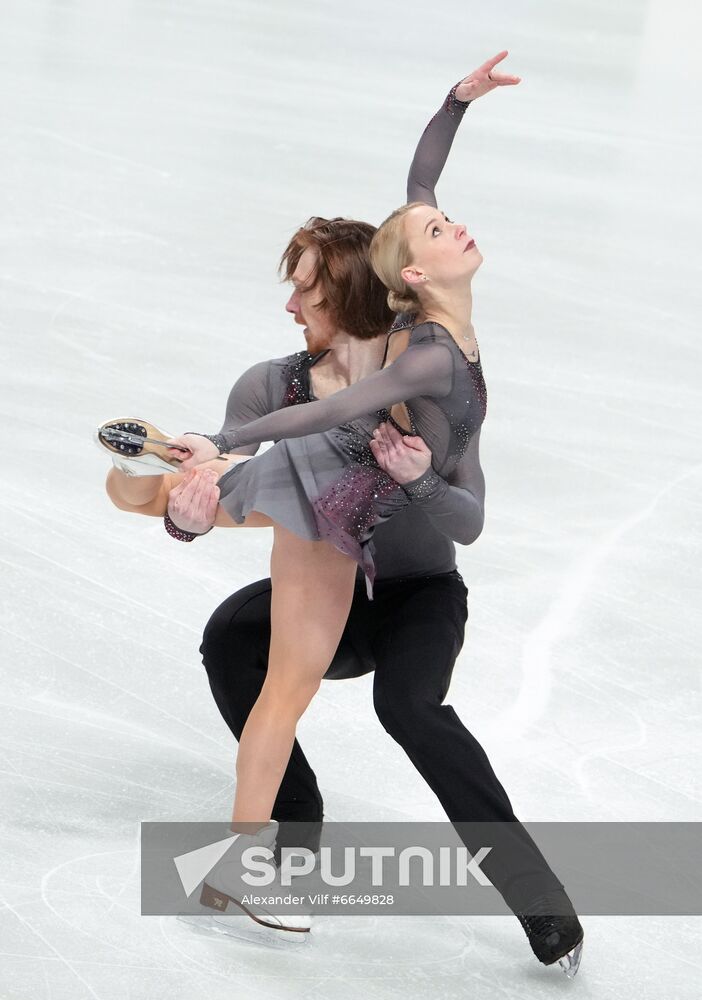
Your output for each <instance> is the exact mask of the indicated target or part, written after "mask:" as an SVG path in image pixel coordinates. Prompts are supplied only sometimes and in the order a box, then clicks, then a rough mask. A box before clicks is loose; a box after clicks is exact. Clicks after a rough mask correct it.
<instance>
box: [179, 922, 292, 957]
mask: <svg viewBox="0 0 702 1000" xmlns="http://www.w3.org/2000/svg"><path fill="white" fill-rule="evenodd" d="M177 919H178V920H180V922H181V923H184V924H188V926H189V927H191V928H192V929H194V930H195V931H196V932H197V933H198V934H204V935H207V936H209V937H214V936H217V937H229V938H233V939H234V940H237V941H244V942H246V943H247V944H257V945H260V946H261V947H263V948H283V949H286V950H289V949H293V950H299V949H300V948H305V947H308V946H309V941H310V935H309V933H306V934H300V933H299V932H298V931H278V930H274V929H273V928H272V927H264V926H262V925H261V924H257V923H256V922H255V921H254V920H250V919H249V918H248V917H246V916H243V915H242V916H241V917H239V916H235V917H228V918H226V921H225V919H224V918H223V917H221V916H212V915H210V914H195V913H179V914H178V916H177Z"/></svg>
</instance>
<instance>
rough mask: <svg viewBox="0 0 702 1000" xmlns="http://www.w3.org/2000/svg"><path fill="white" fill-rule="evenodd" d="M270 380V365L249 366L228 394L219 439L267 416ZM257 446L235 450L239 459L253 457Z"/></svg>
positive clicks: (261, 362) (262, 363)
mask: <svg viewBox="0 0 702 1000" xmlns="http://www.w3.org/2000/svg"><path fill="white" fill-rule="evenodd" d="M269 380H270V362H269V361H260V362H259V363H258V364H255V365H252V367H251V368H249V369H247V370H246V371H245V372H244V374H243V375H241V376H240V377H239V378H238V379H237V380H236V382H235V383H234V385H233V386H232V388H231V390H230V392H229V398H228V399H227V409H226V412H225V414H224V422H223V423H222V428H221V430H220V432H219V433H220V435H222V434H228V433H233V432H235V431H236V430H237V429H238V428H239V427H242V426H243V425H244V424H248V423H250V422H251V421H252V420H256V419H257V418H259V417H262V416H265V414H266V413H270V411H271V400H270V389H269ZM259 446H260V442H257V443H255V444H248V445H245V444H242V445H241V446H240V447H238V448H237V452H238V453H239V454H240V455H255V454H256V452H257V451H258V449H259Z"/></svg>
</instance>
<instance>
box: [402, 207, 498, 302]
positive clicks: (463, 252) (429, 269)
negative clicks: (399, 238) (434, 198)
mask: <svg viewBox="0 0 702 1000" xmlns="http://www.w3.org/2000/svg"><path fill="white" fill-rule="evenodd" d="M405 227H406V229H405V231H406V233H407V239H408V243H409V249H410V254H411V259H412V263H411V264H410V265H409V268H403V277H406V280H408V281H410V283H411V284H415V282H417V281H418V282H420V283H421V282H422V281H423V275H425V274H426V275H427V278H428V280H429V281H431V280H432V279H433V280H435V281H437V282H441V283H442V284H443V283H451V282H452V281H453V280H454V279H458V278H466V277H470V276H471V275H472V274H474V273H475V271H476V270H477V269H478V268H479V267H480V265H481V263H482V261H483V256H482V254H481V253H480V251H479V250H478V248H477V247H476V245H475V240H473V239H472V238H471V236H470V234H469V233H468V231H467V230H466V227H465V226H464V225H461V224H460V223H458V222H452V221H451V220H450V219H448V218H447V217H446V215H445V214H444V213H443V212H442V211H440V210H439V209H438V208H432V207H431V205H421V206H417V208H413V209H411V210H410V211H409V212H408V213H407V215H406V216H405ZM406 271H407V272H409V273H408V274H407V275H405V272H406ZM412 272H414V273H412ZM413 278H414V281H413V280H412V279H413ZM415 287H416V285H415Z"/></svg>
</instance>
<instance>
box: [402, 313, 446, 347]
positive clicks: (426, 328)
mask: <svg viewBox="0 0 702 1000" xmlns="http://www.w3.org/2000/svg"><path fill="white" fill-rule="evenodd" d="M447 339H448V340H453V337H452V336H451V334H450V333H449V332H448V330H447V329H446V327H445V326H442V325H441V323H437V322H436V321H435V320H433V319H426V320H423V321H422V322H421V323H416V324H415V325H414V326H413V327H412V332H411V333H410V343H412V344H420V343H424V342H426V343H432V342H433V341H437V340H441V341H445V340H447Z"/></svg>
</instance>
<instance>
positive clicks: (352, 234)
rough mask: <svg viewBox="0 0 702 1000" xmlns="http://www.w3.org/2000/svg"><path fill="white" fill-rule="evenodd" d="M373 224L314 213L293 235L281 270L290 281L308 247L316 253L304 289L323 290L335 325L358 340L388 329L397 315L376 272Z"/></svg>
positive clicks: (281, 261) (286, 249)
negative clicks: (373, 250)
mask: <svg viewBox="0 0 702 1000" xmlns="http://www.w3.org/2000/svg"><path fill="white" fill-rule="evenodd" d="M374 235H375V226H371V225H369V224H368V223H367V222H357V221H356V220H355V219H341V218H336V219H322V218H320V217H319V216H313V217H312V218H311V219H309V220H308V221H307V222H306V223H305V225H304V226H302V228H301V229H298V231H297V232H296V233H295V235H294V236H293V238H292V239H291V240H290V242H289V243H288V245H287V247H286V248H285V251H284V253H283V256H282V257H281V258H280V271H281V272H282V273H283V278H284V280H286V281H290V280H291V279H292V276H293V274H294V273H295V268H296V267H297V265H298V263H299V261H300V257H302V255H303V253H304V252H305V250H307V248H308V247H312V248H313V249H315V250H316V251H317V266H316V268H315V271H314V274H313V275H312V280H311V283H308V284H307V286H306V289H305V290H310V289H312V288H317V287H318V288H319V291H320V293H321V299H320V301H319V305H320V306H321V307H323V308H325V309H327V310H328V311H329V314H330V317H331V318H332V320H333V322H334V323H335V325H336V326H338V327H339V328H340V329H342V330H345V331H346V333H349V334H351V335H352V336H354V337H358V338H359V340H371V339H372V338H373V337H378V336H379V335H380V334H381V333H387V332H388V330H389V329H390V326H391V325H392V321H393V319H394V313H393V312H392V311H391V309H390V307H389V306H388V301H387V296H388V290H387V288H385V286H384V285H383V284H382V282H381V281H380V279H379V278H378V276H377V275H376V274H375V272H374V271H373V268H372V267H371V263H370V244H371V240H372V239H373V236H374Z"/></svg>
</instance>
